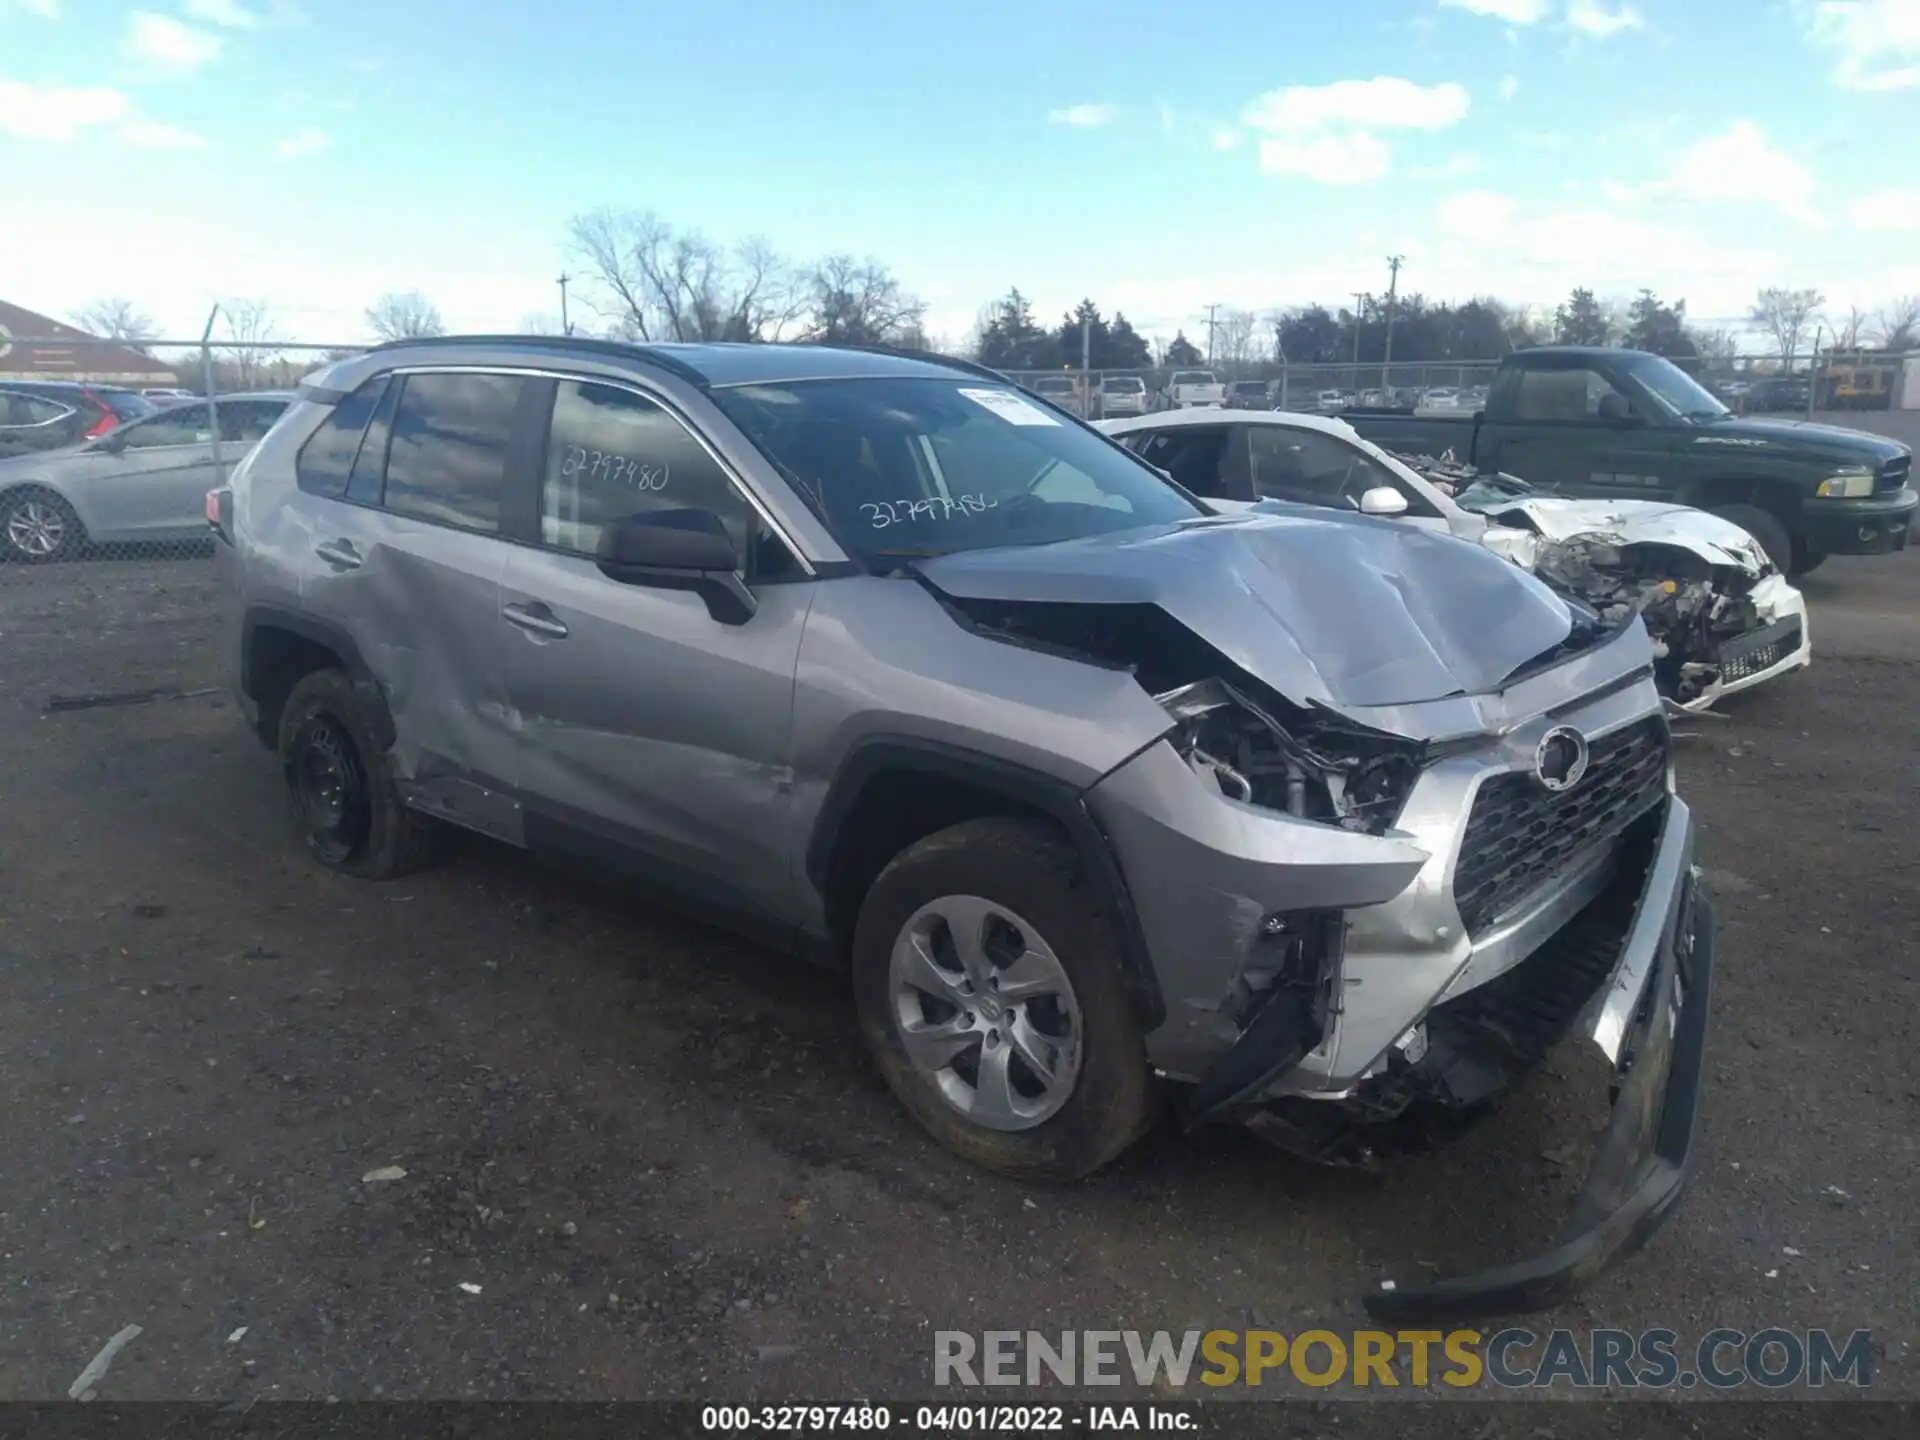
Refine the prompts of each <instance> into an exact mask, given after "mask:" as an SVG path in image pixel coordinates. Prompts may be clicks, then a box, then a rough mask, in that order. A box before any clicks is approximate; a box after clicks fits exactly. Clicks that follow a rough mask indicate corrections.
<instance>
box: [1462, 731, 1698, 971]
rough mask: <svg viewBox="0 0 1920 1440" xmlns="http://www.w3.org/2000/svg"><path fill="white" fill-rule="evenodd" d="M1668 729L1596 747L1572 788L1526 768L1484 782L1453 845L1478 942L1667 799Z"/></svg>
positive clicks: (1466, 918)
mask: <svg viewBox="0 0 1920 1440" xmlns="http://www.w3.org/2000/svg"><path fill="white" fill-rule="evenodd" d="M1668 745H1669V742H1668V736H1667V722H1666V720H1665V719H1664V718H1663V717H1661V716H1658V715H1652V716H1648V717H1647V718H1646V719H1645V720H1641V721H1638V722H1636V723H1635V724H1633V725H1629V726H1627V727H1625V728H1624V729H1621V730H1616V731H1614V732H1613V733H1612V734H1611V735H1607V736H1603V737H1602V738H1601V739H1598V740H1595V741H1594V742H1593V744H1592V746H1591V748H1590V750H1589V752H1588V761H1587V773H1586V775H1585V776H1584V777H1583V778H1582V779H1581V781H1580V783H1579V784H1578V785H1577V786H1575V787H1574V788H1573V789H1572V790H1563V791H1560V792H1558V793H1555V792H1552V791H1549V790H1547V789H1546V788H1544V787H1543V786H1542V785H1541V784H1540V782H1539V781H1538V780H1537V779H1536V778H1535V777H1534V776H1533V774H1532V773H1531V772H1529V771H1510V772H1508V773H1506V774H1503V775H1495V776H1492V777H1490V778H1489V779H1487V780H1485V781H1483V782H1482V783H1481V786H1480V790H1479V793H1478V794H1476V795H1475V796H1474V800H1473V813H1472V815H1471V816H1470V817H1469V818H1468V820H1467V830H1466V834H1465V836H1463V837H1462V839H1461V842H1460V858H1459V860H1458V861H1457V862H1456V863H1455V866H1454V872H1453V899H1454V904H1455V905H1457V906H1458V907H1459V910H1460V919H1461V921H1462V922H1463V923H1464V924H1465V925H1466V927H1467V934H1468V935H1470V936H1472V935H1477V934H1479V933H1481V932H1483V931H1485V930H1487V929H1488V928H1490V927H1491V926H1492V924H1493V923H1494V922H1495V921H1497V920H1499V919H1501V918H1502V917H1503V916H1506V915H1508V914H1510V913H1511V912H1512V911H1514V910H1515V909H1516V908H1517V907H1518V906H1519V905H1520V904H1521V903H1522V902H1523V901H1525V900H1527V899H1528V898H1529V897H1530V896H1532V895H1534V894H1535V893H1537V892H1538V891H1540V890H1543V889H1545V888H1547V887H1548V886H1550V885H1552V884H1553V883H1554V882H1555V881H1556V880H1559V879H1561V878H1562V877H1563V876H1567V875H1570V874H1572V873H1573V872H1575V871H1576V870H1578V869H1580V868H1582V867H1583V866H1584V865H1585V864H1586V863H1587V862H1589V861H1592V860H1594V859H1595V858H1596V857H1598V856H1599V855H1601V854H1603V853H1604V852H1605V851H1606V850H1607V849H1608V848H1609V847H1610V846H1612V845H1613V844H1614V842H1615V841H1617V840H1618V839H1619V838H1620V836H1621V835H1622V834H1623V833H1624V832H1625V831H1626V828H1627V827H1628V826H1629V825H1631V824H1632V823H1633V822H1634V821H1635V820H1637V819H1639V818H1640V817H1641V816H1642V815H1645V814H1646V813H1647V812H1648V811H1650V810H1652V809H1654V808H1655V807H1656V806H1658V805H1659V804H1660V802H1661V801H1662V800H1663V799H1664V798H1665V797H1666V793H1667V751H1668Z"/></svg>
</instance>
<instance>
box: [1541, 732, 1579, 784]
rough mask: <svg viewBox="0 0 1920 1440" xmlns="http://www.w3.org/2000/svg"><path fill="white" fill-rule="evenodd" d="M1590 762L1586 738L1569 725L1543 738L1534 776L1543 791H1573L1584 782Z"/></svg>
mask: <svg viewBox="0 0 1920 1440" xmlns="http://www.w3.org/2000/svg"><path fill="white" fill-rule="evenodd" d="M1587 759H1588V752H1587V737H1586V736H1584V735H1582V734H1581V733H1580V732H1579V731H1578V730H1575V729H1574V728H1573V727H1572V726H1570V725H1556V726H1554V727H1553V729H1551V730H1549V731H1548V732H1547V733H1546V734H1545V735H1542V736H1541V737H1540V748H1539V749H1537V750H1535V751H1534V752H1533V773H1534V776H1535V778H1537V779H1538V780H1539V781H1540V784H1541V786H1542V788H1544V789H1547V790H1552V791H1554V792H1556V793H1557V792H1559V791H1562V790H1571V789H1573V787H1574V786H1576V785H1578V784H1579V783H1580V781H1581V780H1582V779H1583V778H1585V776H1586V773H1587Z"/></svg>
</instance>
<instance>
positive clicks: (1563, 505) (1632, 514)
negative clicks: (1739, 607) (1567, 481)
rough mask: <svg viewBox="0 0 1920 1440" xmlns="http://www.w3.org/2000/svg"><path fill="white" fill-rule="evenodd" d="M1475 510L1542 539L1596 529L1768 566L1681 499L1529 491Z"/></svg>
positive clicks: (1724, 524)
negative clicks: (1572, 495)
mask: <svg viewBox="0 0 1920 1440" xmlns="http://www.w3.org/2000/svg"><path fill="white" fill-rule="evenodd" d="M1475 513H1477V514H1480V515H1483V516H1485V517H1486V518H1487V519H1489V520H1492V521H1494V522H1496V523H1498V524H1501V525H1513V526H1516V527H1520V528H1524V529H1531V530H1533V531H1535V532H1537V533H1538V534H1539V535H1541V536H1542V537H1543V538H1545V539H1548V540H1570V539H1572V538H1573V537H1574V536H1576V535H1597V536H1600V537H1603V538H1605V539H1607V540H1609V541H1612V542H1613V543H1615V544H1618V545H1677V546H1679V547H1680V548H1681V549H1683V550H1691V551H1692V552H1693V553H1694V554H1696V555H1698V556H1700V557H1701V558H1702V559H1704V560H1705V561H1706V562H1707V563H1708V564H1710V565H1731V566H1733V567H1734V568H1736V569H1739V570H1744V571H1746V572H1747V573H1748V574H1751V575H1754V576H1759V575H1763V574H1765V573H1766V572H1767V570H1769V569H1770V568H1771V566H1770V565H1769V563H1768V561H1767V557H1766V552H1765V551H1763V550H1762V549H1761V548H1760V545H1759V543H1758V542H1757V541H1756V540H1755V539H1754V538H1753V537H1752V536H1751V535H1749V534H1748V533H1747V532H1746V531H1744V530H1742V529H1741V528H1740V527H1739V526H1738V525H1736V524H1734V523H1733V522H1732V521H1731V520H1723V519H1721V518H1720V517H1719V516H1718V515H1709V514H1708V513H1707V512H1706V511H1705V510H1695V509H1693V508H1692V507H1691V506H1687V505H1668V504H1663V503H1662V502H1660V501H1658V500H1562V499H1559V498H1557V497H1553V496H1544V495H1533V496H1528V497H1527V498H1525V499H1519V500H1508V501H1505V502H1503V503H1501V504H1499V505H1482V506H1477V507H1475Z"/></svg>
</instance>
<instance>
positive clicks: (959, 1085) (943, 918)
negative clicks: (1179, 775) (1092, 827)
mask: <svg viewBox="0 0 1920 1440" xmlns="http://www.w3.org/2000/svg"><path fill="white" fill-rule="evenodd" d="M1118 948H1119V947H1118V945H1117V943H1116V941H1115V937H1114V935H1113V932H1112V928H1111V926H1110V925H1109V924H1108V922H1107V920H1106V919H1105V917H1104V915H1103V914H1102V911H1101V907H1100V905H1099V904H1098V901H1097V899H1096V897H1095V894H1094V891H1093V887H1092V886H1091V885H1090V884H1089V883H1088V882H1087V879H1086V877H1085V875H1084V874H1083V872H1082V871H1081V868H1080V864H1079V859H1078V857H1077V856H1076V855H1075V853H1074V851H1073V849H1072V847H1071V846H1070V845H1069V844H1067V842H1066V841H1065V840H1064V839H1063V838H1062V837H1061V836H1059V835H1058V834H1057V832H1055V831H1053V830H1051V829H1050V828H1049V827H1046V826H1044V825H1040V824H1037V823H1034V822H1031V821H1024V820H1012V819H988V820H973V821H968V822H967V823H965V824H962V825H956V826H953V827H952V828H950V829H947V830H942V831H940V832H939V833H937V834H934V835H930V836H928V837H927V838H926V839H924V840H921V841H919V842H918V843H917V844H915V845H913V846H911V847H909V848H908V849H907V850H905V851H903V852H902V853H901V854H900V855H898V856H896V857H895V858H894V860H893V861H892V863H891V864H889V865H888V866H887V867H886V869H885V870H883V871H881V873H880V876H879V878H878V879H876V880H875V881H874V883H873V886H872V888H871V889H870V890H869V891H868V892H867V896H866V900H865V901H864V903H863V904H862V906H861V908H860V918H859V921H858V923H857V924H856V926H855V930H854V940H853V990H854V1006H855V1010H856V1012H857V1014H858V1016H859V1022H860V1029H861V1033H862V1036H863V1038H864V1039H865V1040H866V1043H867V1046H868V1048H869V1050H871V1052H872V1053H873V1056H874V1059H875V1061H876V1062H877V1063H878V1065H879V1067H880V1071H881V1074H882V1075H884V1076H885V1077H886V1081H887V1084H888V1085H889V1086H890V1087H891V1088H892V1090H893V1093H894V1094H895V1095H896V1096H897V1097H898V1098H899V1100H900V1102H901V1103H902V1104H903V1105H905V1106H906V1107H907V1109H908V1110H909V1111H911V1112H912V1114H913V1116H914V1118H915V1119H916V1120H918V1121H919V1122H920V1124H921V1125H922V1126H924V1127H925V1128H926V1130H927V1131H928V1132H929V1133H930V1134H932V1136H933V1137H934V1138H935V1139H936V1140H938V1141H939V1142H940V1143H941V1144H942V1145H944V1146H946V1148H947V1149H949V1150H951V1151H953V1152H954V1153H955V1154H956V1155H959V1156H961V1157H962V1158H964V1159H967V1160H971V1161H972V1162H974V1163H975V1164H977V1165H980V1166H982V1167H984V1168H986V1169H989V1170H995V1171H998V1172H1000V1173H1001V1174H1005V1175H1015V1176H1021V1177H1025V1178H1029V1179H1042V1180H1075V1179H1078V1178H1080V1177H1081V1176H1083V1175H1087V1174H1090V1173H1091V1172H1092V1171H1094V1170H1097V1169H1099V1168H1100V1167H1101V1166H1102V1165H1104V1164H1106V1163H1107V1162H1108V1161H1109V1160H1111V1159H1113V1158H1114V1157H1115V1156H1116V1155H1118V1154H1119V1153H1120V1152H1121V1151H1122V1150H1124V1149H1126V1147H1127V1146H1128V1145H1130V1144H1131V1143H1133V1141H1134V1140H1135V1139H1137V1138H1138V1137H1139V1136H1140V1135H1141V1134H1142V1133H1143V1132H1144V1131H1145V1130H1146V1129H1147V1128H1148V1127H1149V1126H1150V1125H1151V1124H1152V1121H1153V1119H1154V1116H1155V1114H1156V1113H1157V1109H1158V1102H1159V1089H1158V1085H1157V1082H1156V1081H1155V1079H1154V1077H1153V1073H1152V1071H1151V1070H1150V1068H1149V1067H1148V1065H1147V1060H1146V1050H1145V1045H1144V1042H1143V1037H1142V1035H1141V1031H1140V1025H1139V1021H1138V1019H1137V1018H1136V1016H1135V1013H1134V1009H1133V1005H1132V1002H1131V999H1130V997H1129V994H1128V990H1127V986H1126V984H1125V981H1124V979H1123V977H1122V975H1121V972H1120V969H1119V965H1118V962H1117V961H1116V959H1115V955H1116V953H1117V951H1118Z"/></svg>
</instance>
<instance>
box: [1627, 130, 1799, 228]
mask: <svg viewBox="0 0 1920 1440" xmlns="http://www.w3.org/2000/svg"><path fill="white" fill-rule="evenodd" d="M1813 190H1814V178H1813V172H1812V171H1811V170H1809V169H1808V168H1807V167H1806V166H1805V165H1803V164H1802V163H1801V162H1800V161H1798V160H1796V159H1794V157H1793V156H1791V155H1789V154H1787V152H1786V151H1784V150H1781V149H1779V148H1777V147H1776V146H1775V145H1774V144H1773V142H1772V141H1770V140H1768V139H1767V137H1766V133H1765V132H1764V131H1762V130H1761V128H1760V127H1759V126H1758V125H1756V124H1754V123H1753V121H1751V120H1736V121H1734V122H1733V124H1732V125H1731V126H1730V127H1728V129H1726V130H1725V131H1723V132H1722V133H1721V134H1718V135H1708V136H1706V137H1705V138H1704V139H1701V140H1696V141H1695V142H1694V143H1693V144H1692V145H1690V146H1688V147H1687V148H1686V149H1685V150H1682V151H1681V152H1680V153H1679V154H1678V155H1677V156H1675V157H1674V161H1673V164H1672V166H1671V168H1670V169H1669V170H1668V172H1667V175H1666V177H1665V178H1664V179H1662V180H1658V181H1655V182H1654V183H1653V184H1652V185H1650V186H1648V187H1646V193H1647V194H1649V195H1651V196H1654V197H1661V196H1665V197H1670V198H1674V199H1680V200H1694V201H1699V200H1718V201H1733V202H1739V203H1754V204H1759V205H1765V206H1770V207H1772V208H1774V209H1777V210H1779V211H1781V212H1782V213H1783V214H1786V215H1788V216H1791V217H1792V218H1793V219H1795V220H1799V221H1801V222H1803V223H1806V224H1819V223H1820V221H1821V216H1820V213H1819V211H1818V210H1816V209H1815V207H1814V204H1813Z"/></svg>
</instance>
